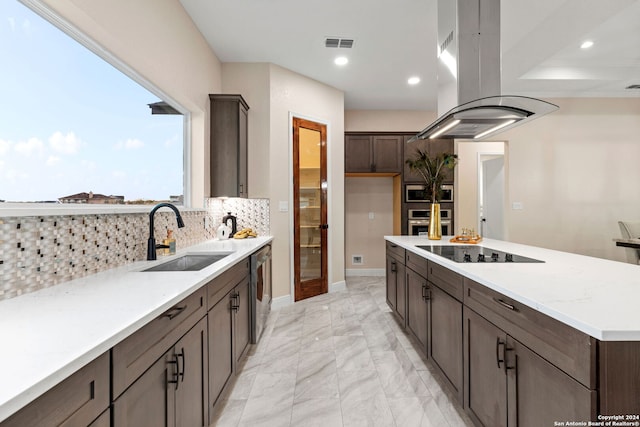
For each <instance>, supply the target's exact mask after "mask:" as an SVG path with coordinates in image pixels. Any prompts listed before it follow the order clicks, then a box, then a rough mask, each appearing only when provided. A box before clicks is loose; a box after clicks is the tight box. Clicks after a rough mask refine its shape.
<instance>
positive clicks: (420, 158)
mask: <svg viewBox="0 0 640 427" xmlns="http://www.w3.org/2000/svg"><path fill="white" fill-rule="evenodd" d="M407 164H408V165H409V168H411V170H412V171H415V172H418V173H419V174H420V175H422V178H424V182H425V184H426V186H427V194H428V195H429V200H431V201H432V202H433V203H439V202H440V199H441V198H442V188H441V187H442V182H443V181H444V170H445V168H447V169H453V168H455V167H456V165H457V164H458V155H457V154H451V153H439V154H436V155H435V156H434V157H429V154H428V153H427V152H426V151H422V150H420V149H417V150H416V154H415V156H414V157H413V158H411V159H408V160H407Z"/></svg>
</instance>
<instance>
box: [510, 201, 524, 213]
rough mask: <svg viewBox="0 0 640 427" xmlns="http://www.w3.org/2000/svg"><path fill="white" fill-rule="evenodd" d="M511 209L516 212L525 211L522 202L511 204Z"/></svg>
mask: <svg viewBox="0 0 640 427" xmlns="http://www.w3.org/2000/svg"><path fill="white" fill-rule="evenodd" d="M511 209H513V210H514V211H521V210H523V209H524V204H523V203H522V202H513V203H511Z"/></svg>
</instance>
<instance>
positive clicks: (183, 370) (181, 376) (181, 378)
mask: <svg viewBox="0 0 640 427" xmlns="http://www.w3.org/2000/svg"><path fill="white" fill-rule="evenodd" d="M177 356H178V359H177V360H179V359H182V371H180V372H179V374H178V375H179V376H180V381H181V382H184V372H185V369H186V368H185V360H186V359H185V357H184V347H182V348H181V349H180V353H178V354H177ZM179 368H180V365H178V369H179ZM176 388H178V387H176Z"/></svg>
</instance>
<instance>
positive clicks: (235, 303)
mask: <svg viewBox="0 0 640 427" xmlns="http://www.w3.org/2000/svg"><path fill="white" fill-rule="evenodd" d="M236 298H237V299H236ZM231 299H232V300H233V301H231V310H233V311H235V312H236V313H237V312H238V311H240V294H239V293H237V292H235V293H233V295H231Z"/></svg>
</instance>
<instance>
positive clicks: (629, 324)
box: [385, 236, 640, 426]
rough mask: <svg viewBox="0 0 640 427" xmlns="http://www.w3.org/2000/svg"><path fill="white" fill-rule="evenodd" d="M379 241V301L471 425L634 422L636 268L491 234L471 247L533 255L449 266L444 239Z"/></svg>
mask: <svg viewBox="0 0 640 427" xmlns="http://www.w3.org/2000/svg"><path fill="white" fill-rule="evenodd" d="M385 239H386V241H387V243H386V245H387V301H388V304H389V306H390V307H391V308H392V310H393V311H394V313H395V314H396V316H397V318H398V320H399V321H400V322H401V324H402V325H403V326H405V327H406V329H407V330H408V332H410V334H411V335H413V336H414V337H415V338H416V342H417V343H418V347H420V350H421V351H422V352H423V353H424V354H425V355H426V356H427V358H429V360H430V361H431V363H432V365H433V366H435V367H436V369H437V370H439V371H440V372H441V373H442V374H443V377H444V378H445V382H446V383H448V384H449V386H450V388H451V391H452V392H453V393H454V395H455V396H457V398H458V400H459V401H460V403H461V404H463V405H464V407H465V411H466V412H467V413H468V414H469V416H470V418H471V419H472V420H473V421H474V422H475V423H476V424H478V425H492V426H500V425H516V424H517V425H520V426H523V425H532V426H542V425H554V424H553V423H554V422H565V423H566V422H567V421H578V422H587V421H598V420H602V418H601V417H603V416H622V417H623V418H621V419H622V420H628V421H629V422H632V423H635V422H640V420H639V419H637V416H638V414H640V363H639V361H640V317H639V316H638V315H637V313H638V302H639V301H640V274H638V273H640V270H639V269H638V266H635V265H632V264H626V263H620V262H614V261H608V260H603V259H598V258H592V257H587V256H581V255H576V254H570V253H565V252H559V251H554V250H549V249H543V248H537V247H532V246H526V245H521V244H515V243H509V242H504V241H497V240H491V239H485V240H483V241H481V242H480V243H479V244H478V245H477V246H478V247H482V248H489V249H486V252H487V253H488V254H491V252H492V251H491V250H495V251H493V252H505V253H509V254H512V255H514V257H513V258H514V259H517V256H522V257H527V258H531V259H533V260H538V261H543V262H524V263H513V262H492V260H491V257H490V255H487V258H486V260H485V262H455V261H452V260H449V259H447V258H444V257H442V256H440V255H438V253H437V252H442V248H438V247H439V246H447V245H454V244H452V243H450V242H449V239H448V238H446V237H443V239H442V240H440V241H431V240H428V239H427V238H425V237H417V236H387V237H385ZM456 245H457V246H459V245H458V244H456ZM419 246H425V247H428V248H430V249H431V250H426V249H423V248H420V247H419ZM472 261H476V260H475V259H474V260H472ZM489 391H491V392H489ZM599 417H600V418H599ZM624 417H628V418H624ZM585 425H586V424H585ZM629 425H636V424H629ZM638 425H640V424H638Z"/></svg>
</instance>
